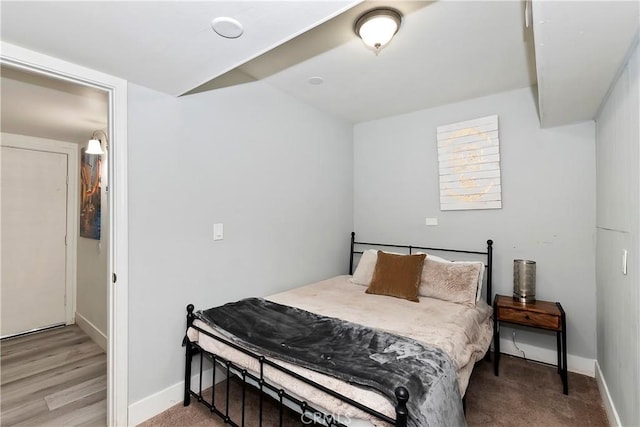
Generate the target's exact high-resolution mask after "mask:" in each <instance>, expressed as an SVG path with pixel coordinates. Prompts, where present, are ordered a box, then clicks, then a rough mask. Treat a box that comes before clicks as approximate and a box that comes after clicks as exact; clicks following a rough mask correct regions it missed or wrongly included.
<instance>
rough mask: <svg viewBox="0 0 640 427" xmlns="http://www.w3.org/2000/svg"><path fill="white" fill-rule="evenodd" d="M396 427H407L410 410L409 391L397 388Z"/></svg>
mask: <svg viewBox="0 0 640 427" xmlns="http://www.w3.org/2000/svg"><path fill="white" fill-rule="evenodd" d="M395 393H396V400H397V401H398V404H397V405H396V427H407V418H408V417H409V410H408V409H407V402H408V401H409V390H407V389H406V388H404V387H398V388H396V391H395Z"/></svg>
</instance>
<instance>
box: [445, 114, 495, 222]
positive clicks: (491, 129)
mask: <svg viewBox="0 0 640 427" xmlns="http://www.w3.org/2000/svg"><path fill="white" fill-rule="evenodd" d="M437 134H438V138H437V141H438V168H439V174H440V210H443V211H451V210H464V209H500V208H502V188H501V185H500V144H499V138H498V116H497V115H493V116H488V117H482V118H479V119H474V120H467V121H464V122H458V123H452V124H449V125H444V126H438V128H437Z"/></svg>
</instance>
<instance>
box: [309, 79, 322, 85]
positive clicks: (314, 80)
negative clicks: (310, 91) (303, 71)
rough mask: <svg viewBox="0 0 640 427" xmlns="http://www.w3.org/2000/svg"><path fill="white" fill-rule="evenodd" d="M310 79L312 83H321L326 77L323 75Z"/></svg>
mask: <svg viewBox="0 0 640 427" xmlns="http://www.w3.org/2000/svg"><path fill="white" fill-rule="evenodd" d="M308 81H309V84H310V85H321V84H322V83H324V79H323V78H322V77H309V80H308Z"/></svg>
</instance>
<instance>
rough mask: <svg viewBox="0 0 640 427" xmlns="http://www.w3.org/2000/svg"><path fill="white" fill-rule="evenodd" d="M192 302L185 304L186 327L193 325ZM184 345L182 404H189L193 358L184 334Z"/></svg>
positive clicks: (189, 344)
mask: <svg viewBox="0 0 640 427" xmlns="http://www.w3.org/2000/svg"><path fill="white" fill-rule="evenodd" d="M193 309H194V307H193V304H189V305H188V306H187V329H189V327H190V326H191V325H193V319H194V318H195V316H194V315H193ZM183 344H184V347H185V351H184V354H185V365H184V406H189V404H190V403H191V361H192V360H193V349H192V347H191V341H189V338H188V337H187V336H186V334H185V337H184V341H183Z"/></svg>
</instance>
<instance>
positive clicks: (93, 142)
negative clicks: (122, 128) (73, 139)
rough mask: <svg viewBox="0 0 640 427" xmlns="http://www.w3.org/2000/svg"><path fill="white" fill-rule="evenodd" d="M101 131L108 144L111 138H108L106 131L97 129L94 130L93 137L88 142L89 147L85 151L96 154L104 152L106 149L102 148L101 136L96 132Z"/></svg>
mask: <svg viewBox="0 0 640 427" xmlns="http://www.w3.org/2000/svg"><path fill="white" fill-rule="evenodd" d="M99 133H102V134H103V135H104V140H105V146H106V144H107V143H108V141H109V139H108V138H107V134H106V133H105V132H104V131H101V130H97V131H95V132H93V135H91V139H90V140H89V143H88V144H87V149H86V150H85V151H84V152H85V153H87V154H94V155H98V156H99V155H102V154H104V151H103V150H102V142H101V141H100V138H98V137H97V136H96V134H99Z"/></svg>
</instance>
